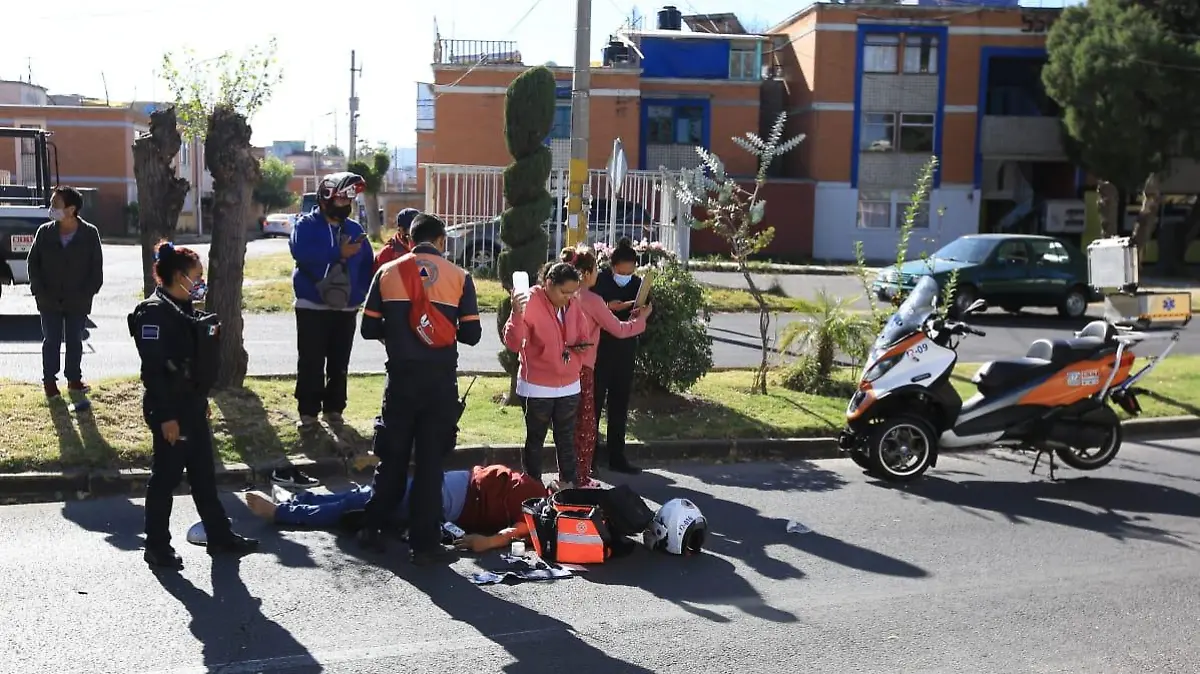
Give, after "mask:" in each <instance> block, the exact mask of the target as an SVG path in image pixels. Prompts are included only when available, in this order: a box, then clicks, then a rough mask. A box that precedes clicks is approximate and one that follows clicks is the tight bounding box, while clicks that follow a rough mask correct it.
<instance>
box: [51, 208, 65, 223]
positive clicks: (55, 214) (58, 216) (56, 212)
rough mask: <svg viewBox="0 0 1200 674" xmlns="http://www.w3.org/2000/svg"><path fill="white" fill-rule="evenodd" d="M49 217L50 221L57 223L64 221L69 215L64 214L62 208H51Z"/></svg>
mask: <svg viewBox="0 0 1200 674" xmlns="http://www.w3.org/2000/svg"><path fill="white" fill-rule="evenodd" d="M47 215H49V216H50V219H51V220H54V221H55V222H57V221H59V220H62V219H63V218H65V217H66V216H67V214H66V213H64V212H63V209H61V208H51V209H50V211H49V212H48V213H47Z"/></svg>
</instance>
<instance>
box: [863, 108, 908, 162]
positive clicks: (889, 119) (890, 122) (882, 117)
mask: <svg viewBox="0 0 1200 674" xmlns="http://www.w3.org/2000/svg"><path fill="white" fill-rule="evenodd" d="M896 117H897V115H896V113H894V112H864V113H862V129H863V130H866V129H867V128H870V127H889V126H890V127H891V131H890V132H888V134H887V135H888V136H889V138H888V139H887V145H886V146H884V145H879V146H875V143H877V142H879V141H876V140H870V141H868V137H869V136H868V134H865V133H863V132H862V131H860V132H859V134H858V135H859V137H858V150H859V152H894V151H895V150H896V135H897V133H898V129H899V125H898V124H897V120H896ZM872 118H875V119H872ZM868 143H869V144H868Z"/></svg>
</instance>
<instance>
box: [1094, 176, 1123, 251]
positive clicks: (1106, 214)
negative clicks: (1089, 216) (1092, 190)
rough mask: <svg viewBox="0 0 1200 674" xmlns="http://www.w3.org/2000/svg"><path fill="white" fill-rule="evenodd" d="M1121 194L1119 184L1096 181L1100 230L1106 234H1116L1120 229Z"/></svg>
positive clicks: (1107, 235)
mask: <svg viewBox="0 0 1200 674" xmlns="http://www.w3.org/2000/svg"><path fill="white" fill-rule="evenodd" d="M1120 201H1121V195H1120V192H1119V191H1118V190H1117V186H1116V185H1114V184H1112V183H1110V182H1108V181H1107V180H1101V181H1099V182H1098V183H1096V210H1097V211H1099V213H1100V231H1101V233H1103V234H1104V236H1106V237H1109V236H1116V235H1117V232H1119V231H1120V222H1121V215H1122V212H1123V210H1124V209H1122V208H1121V204H1120Z"/></svg>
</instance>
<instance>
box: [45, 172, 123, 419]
mask: <svg viewBox="0 0 1200 674" xmlns="http://www.w3.org/2000/svg"><path fill="white" fill-rule="evenodd" d="M82 208H83V195H82V194H80V193H79V190H76V189H74V188H71V187H58V188H55V190H54V193H53V196H52V197H51V199H50V213H49V215H50V222H47V223H46V224H44V225H42V226H41V227H39V228H38V230H37V234H35V235H34V238H33V247H31V248H30V249H29V288H30V290H31V291H32V292H33V296H34V298H35V299H36V300H37V308H38V314H40V315H41V319H42V382H43V385H44V387H45V391H46V397H47V398H50V399H54V398H57V397H59V395H60V393H59V390H58V372H59V369H60V368H61V366H62V361H61V358H60V357H59V353H60V351H61V349H62V345H63V341H64V340H65V341H66V343H67V362H66V367H65V372H64V374H65V375H66V377H67V389H68V390H69V391H70V392H71V393H74V394H78V395H84V394H86V393H87V392H88V391H89V390H90V389H89V387H88V385H87V384H85V383H84V381H83V371H82V363H83V331H84V329H85V326H86V324H87V317H88V314H90V313H91V312H92V299H93V298H94V297H95V296H96V293H98V292H100V287H101V286H102V285H104V252H103V251H102V250H101V247H100V231H99V230H97V229H96V228H95V227H94V226H93V225H92V224H91V223H88V222H86V221H84V220H83V219H82V218H80V217H79V211H80V209H82Z"/></svg>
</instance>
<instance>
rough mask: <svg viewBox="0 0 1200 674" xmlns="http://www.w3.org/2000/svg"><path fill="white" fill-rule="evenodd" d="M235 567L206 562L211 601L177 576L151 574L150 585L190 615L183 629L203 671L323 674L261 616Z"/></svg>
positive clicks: (231, 562) (232, 561)
mask: <svg viewBox="0 0 1200 674" xmlns="http://www.w3.org/2000/svg"><path fill="white" fill-rule="evenodd" d="M241 562H242V560H240V559H238V558H235V557H213V558H212V569H211V572H210V573H211V578H212V594H211V595H210V594H207V593H206V592H204V591H203V590H201V589H199V588H197V587H196V586H195V585H193V584H192V582H191V581H190V580H188V579H187V578H185V577H183V576H182V575H181V574H179V573H177V572H172V571H156V572H154V578H155V580H157V581H158V582H159V584H160V585H162V587H163V589H164V590H166V591H167V593H168V594H170V595H171V596H172V597H174V598H175V599H176V600H178V601H179V603H180V604H183V607H184V608H185V609H186V610H187V612H188V613H189V614H191V622H190V623H189V624H188V629H189V630H191V632H192V635H193V636H194V637H196V641H199V642H200V644H201V646H202V648H203V658H204V665H205V666H206V667H207V668H208V671H210V672H220V671H222V670H223V669H225V668H231V667H234V666H235V665H236V666H239V667H238V669H239V670H241V669H244V668H245V667H246V666H249V665H254V664H255V661H269V663H268V662H263V663H262V664H263V665H264V667H263V668H262V670H266V669H270V670H286V671H288V672H295V673H296V674H315V673H316V672H322V671H324V668H323V667H322V666H321V665H320V663H318V662H317V660H316V658H314V657H313V656H312V654H311V653H309V652H308V649H306V648H305V647H304V646H303V645H302V644H301V643H300V642H299V641H297V640H296V638H295V637H293V636H292V634H291V633H290V632H288V631H287V630H286V629H284V628H283V627H282V626H280V625H279V623H276V622H275V621H273V620H271V619H270V618H268V617H267V616H265V615H263V612H262V599H259V598H258V597H255V596H253V595H251V594H250V590H249V589H247V588H246V584H245V582H243V581H242V577H241ZM296 601H297V602H303V601H305V600H304V599H303V597H300V598H298V599H297V600H296ZM306 610H307V609H306ZM262 670H258V671H262Z"/></svg>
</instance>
